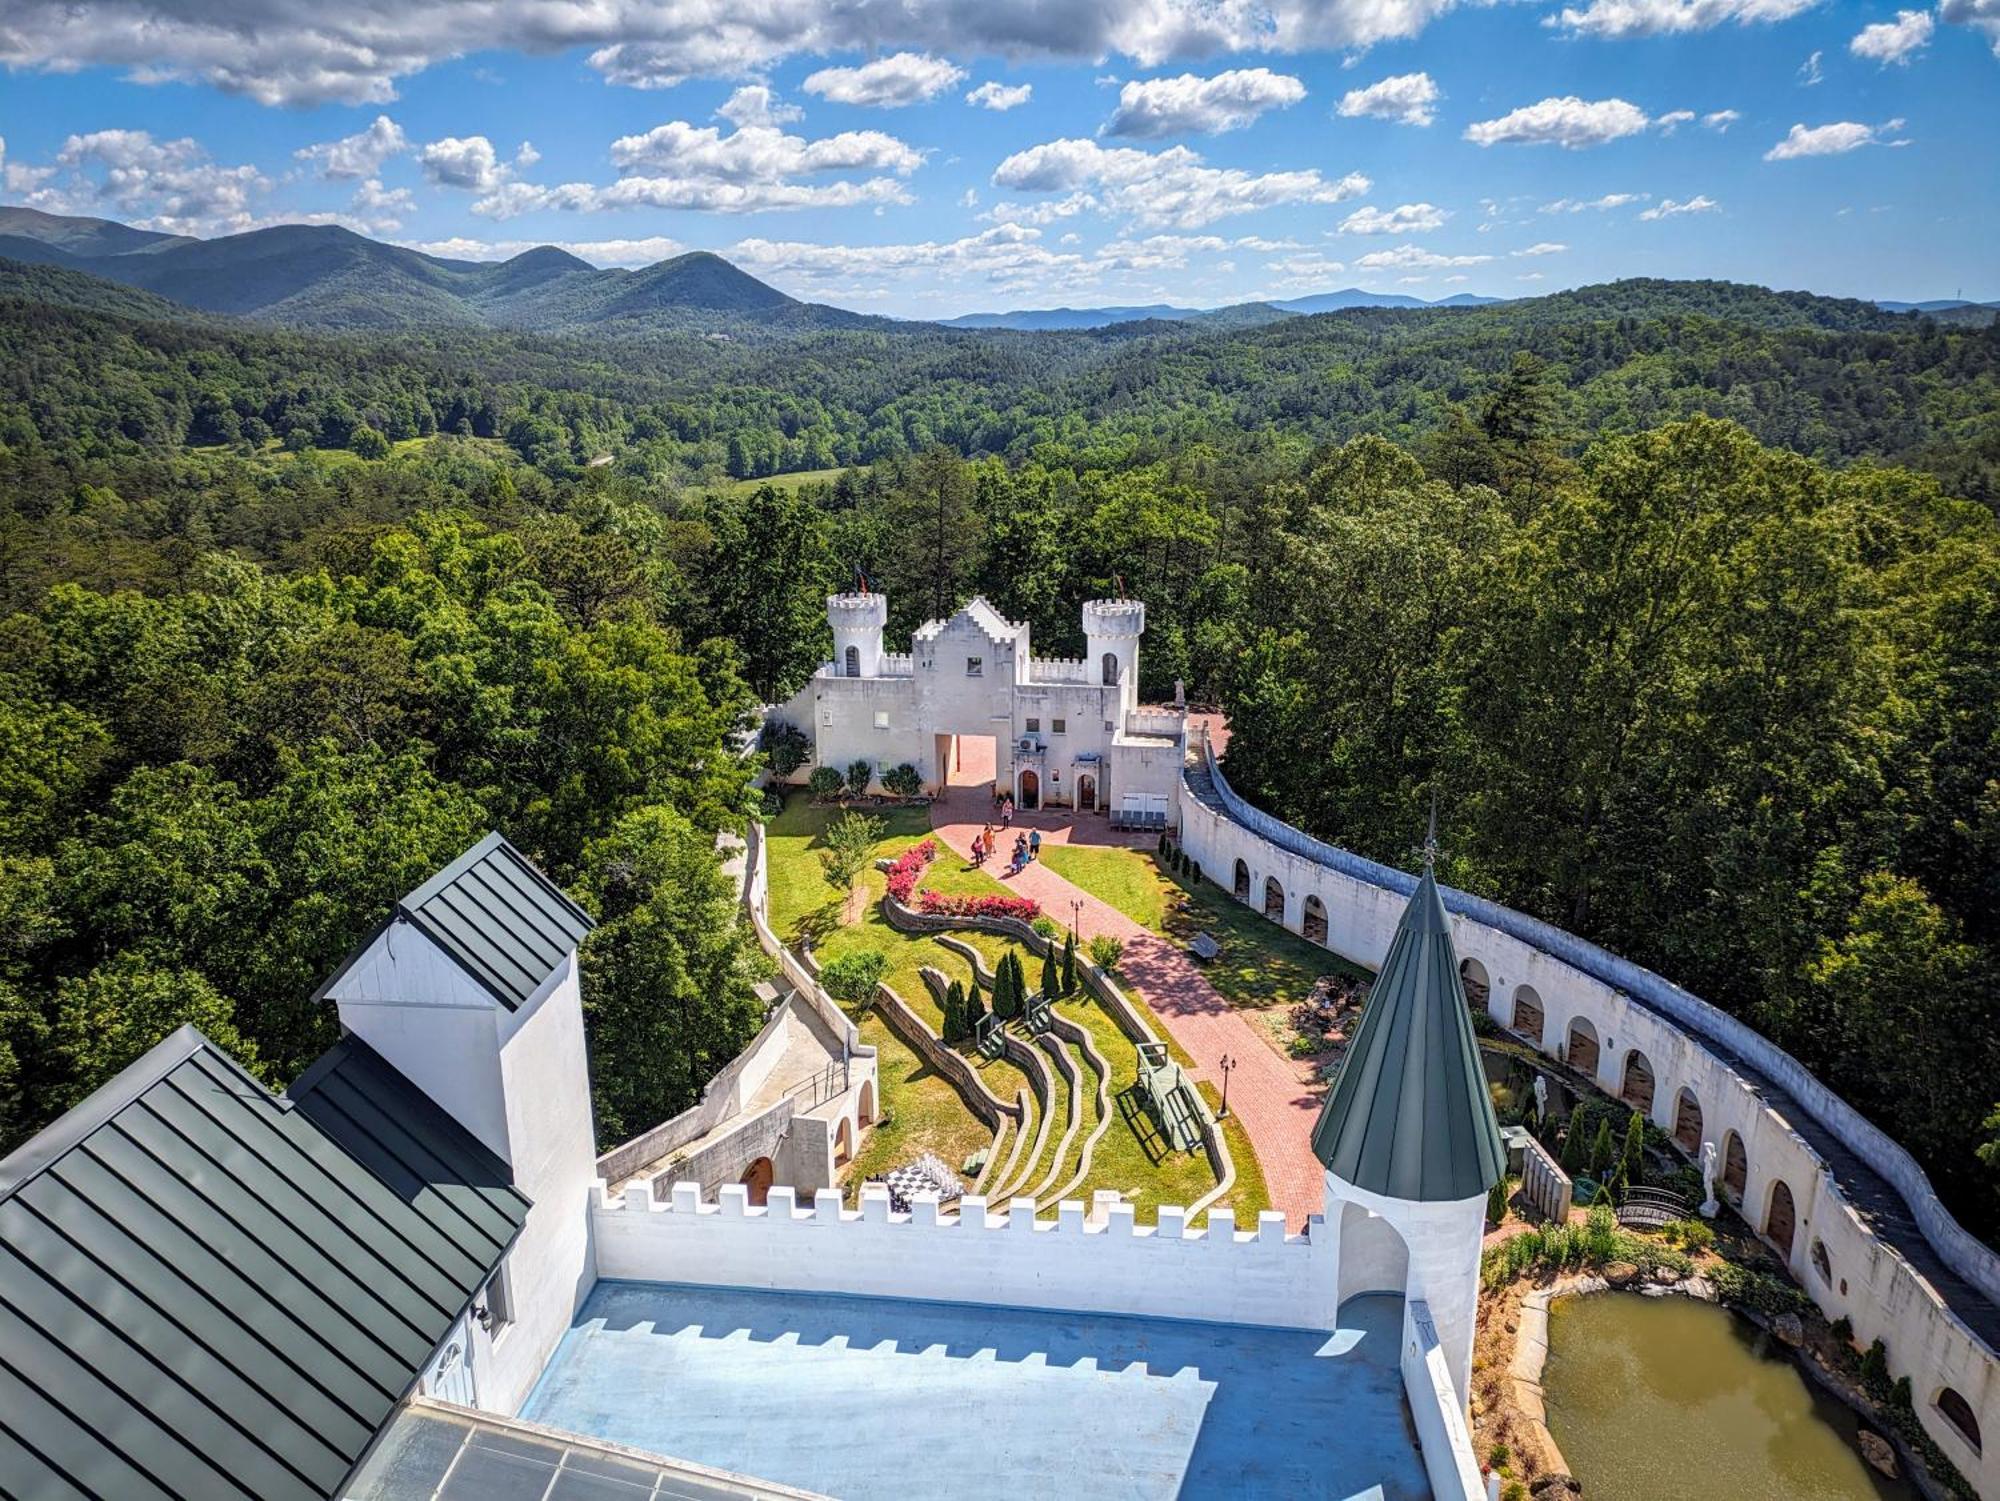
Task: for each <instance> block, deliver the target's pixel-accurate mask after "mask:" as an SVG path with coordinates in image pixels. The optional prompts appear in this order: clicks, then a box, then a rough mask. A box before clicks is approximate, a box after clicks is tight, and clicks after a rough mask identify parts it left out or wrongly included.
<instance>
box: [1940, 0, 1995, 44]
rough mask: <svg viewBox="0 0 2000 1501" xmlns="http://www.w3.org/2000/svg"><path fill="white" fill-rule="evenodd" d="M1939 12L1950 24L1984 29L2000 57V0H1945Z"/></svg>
mask: <svg viewBox="0 0 2000 1501" xmlns="http://www.w3.org/2000/svg"><path fill="white" fill-rule="evenodd" d="M1938 14H1939V15H1940V16H1942V17H1944V19H1945V21H1946V23H1947V24H1948V25H1952V26H1970V27H1972V28H1974V29H1975V30H1978V31H1983V32H1984V33H1985V34H1986V39H1987V40H1988V41H1989V42H1991V43H1992V44H1993V55H1994V56H1995V57H2000V0H1944V4H1942V5H1940V6H1939V7H1938Z"/></svg>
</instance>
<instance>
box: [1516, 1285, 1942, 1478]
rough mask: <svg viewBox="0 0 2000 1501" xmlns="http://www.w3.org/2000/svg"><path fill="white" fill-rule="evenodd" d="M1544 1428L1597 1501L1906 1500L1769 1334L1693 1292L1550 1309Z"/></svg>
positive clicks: (1606, 1298)
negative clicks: (1714, 1500)
mask: <svg viewBox="0 0 2000 1501" xmlns="http://www.w3.org/2000/svg"><path fill="white" fill-rule="evenodd" d="M1542 1384H1543V1387H1544V1389H1545V1391H1546V1394H1547V1399H1548V1413H1549V1431H1550V1433H1551V1434H1553V1435H1554V1437H1555V1441H1556V1444H1557V1446H1558V1447H1560V1448H1561V1450H1562V1452H1563V1458H1564V1459H1565V1460H1567V1461H1568V1464H1569V1469H1570V1473H1571V1474H1573V1475H1574V1476H1576V1478H1577V1479H1578V1480H1579V1481H1581V1482H1582V1483H1583V1490H1584V1494H1585V1495H1586V1496H1589V1497H1592V1498H1593V1501H1696V1498H1702V1501H1706V1498H1709V1497H1717V1496H1728V1497H1731V1498H1733V1501H1914V1498H1915V1496H1916V1492H1915V1491H1914V1490H1913V1489H1912V1488H1911V1487H1909V1486H1908V1485H1906V1484H1904V1483H1902V1482H1901V1481H1890V1480H1885V1479H1883V1478H1882V1477H1881V1476H1880V1475H1878V1474H1876V1472H1875V1471H1874V1470H1872V1469H1870V1468H1869V1467H1868V1466H1867V1465H1866V1464H1865V1463H1864V1462H1863V1461H1862V1459H1861V1456H1860V1454H1859V1453H1857V1452H1856V1450H1855V1447H1854V1435H1855V1431H1856V1422H1855V1418H1854V1415H1853V1413H1852V1412H1851V1411H1849V1410H1848V1408H1847V1407H1846V1406H1844V1405H1843V1404H1841V1403H1839V1402H1837V1401H1835V1400H1834V1399H1833V1398H1831V1397H1829V1396H1827V1395H1826V1394H1825V1393H1823V1392H1821V1391H1820V1389H1819V1388H1818V1387H1816V1386H1814V1385H1813V1384H1812V1383H1811V1382H1809V1381H1808V1380H1807V1379H1806V1378H1805V1376H1804V1375H1803V1374H1801V1373H1800V1371H1799V1370H1798V1368H1797V1367H1796V1366H1794V1365H1793V1364H1792V1362H1791V1361H1790V1360H1789V1359H1787V1358H1785V1357H1784V1355H1783V1354H1781V1353H1779V1352H1778V1351H1776V1350H1773V1349H1771V1348H1769V1336H1768V1335H1766V1334H1764V1333H1763V1332H1762V1331H1761V1330H1759V1329H1757V1328H1755V1327H1754V1326H1752V1325H1751V1324H1749V1323H1747V1322H1745V1321H1744V1320H1742V1319H1739V1318H1737V1317H1736V1316H1735V1315H1733V1314H1730V1313H1728V1312H1725V1311H1724V1310H1723V1309H1720V1308H1717V1307H1715V1306H1714V1305H1713V1304H1709V1303H1701V1302H1697V1301H1696V1300H1694V1299H1692V1298H1678V1297H1669V1298H1647V1297H1641V1296H1639V1295H1638V1294H1636V1293H1602V1294H1597V1295H1593V1296H1587V1297H1578V1298H1559V1299H1557V1300H1556V1302H1555V1303H1554V1304H1553V1305H1551V1307H1550V1309H1549V1359H1548V1365H1547V1368H1546V1369H1545V1370H1544V1371H1543V1373H1542Z"/></svg>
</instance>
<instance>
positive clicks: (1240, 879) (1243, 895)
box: [1230, 860, 1250, 902]
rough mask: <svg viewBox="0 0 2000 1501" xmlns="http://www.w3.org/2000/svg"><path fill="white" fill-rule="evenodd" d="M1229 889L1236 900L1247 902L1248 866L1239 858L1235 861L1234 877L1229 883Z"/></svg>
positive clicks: (1248, 897)
mask: <svg viewBox="0 0 2000 1501" xmlns="http://www.w3.org/2000/svg"><path fill="white" fill-rule="evenodd" d="M1230 890H1231V891H1232V892H1233V893H1234V894H1235V897H1236V900H1237V901H1239V902H1247V901H1249V900H1250V867H1249V866H1247V865H1245V864H1244V863H1243V862H1242V861H1241V860H1238V861H1237V862H1236V879H1235V881H1234V883H1233V884H1232V885H1231V887H1230Z"/></svg>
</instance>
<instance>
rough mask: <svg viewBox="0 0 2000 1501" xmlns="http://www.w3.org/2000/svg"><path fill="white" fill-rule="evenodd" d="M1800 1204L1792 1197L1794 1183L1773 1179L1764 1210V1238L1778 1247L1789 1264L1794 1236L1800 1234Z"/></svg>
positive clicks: (1779, 1252)
mask: <svg viewBox="0 0 2000 1501" xmlns="http://www.w3.org/2000/svg"><path fill="white" fill-rule="evenodd" d="M1798 1229H1799V1205H1798V1200H1796V1199H1794V1198H1793V1197H1792V1185H1791V1184H1789V1183H1787V1182H1786V1181H1785V1180H1784V1179H1783V1178H1773V1179H1772V1180H1771V1193H1770V1198H1769V1201H1768V1204H1767V1207H1766V1208H1765V1210H1764V1238H1765V1239H1766V1240H1768V1241H1770V1243H1771V1244H1772V1245H1774V1246H1776V1247H1777V1248H1778V1254H1779V1255H1781V1256H1783V1257H1784V1258H1785V1264H1786V1265H1787V1266H1789V1265H1790V1264H1791V1260H1792V1238H1793V1237H1794V1236H1795V1235H1797V1234H1798Z"/></svg>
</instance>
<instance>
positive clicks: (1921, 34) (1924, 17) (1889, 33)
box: [1847, 10, 1937, 68]
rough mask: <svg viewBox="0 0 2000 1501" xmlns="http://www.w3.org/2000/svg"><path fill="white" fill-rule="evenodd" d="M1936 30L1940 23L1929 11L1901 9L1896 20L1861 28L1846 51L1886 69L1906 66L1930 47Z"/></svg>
mask: <svg viewBox="0 0 2000 1501" xmlns="http://www.w3.org/2000/svg"><path fill="white" fill-rule="evenodd" d="M1936 29H1937V22H1936V21H1934V20H1932V19H1931V13H1930V12H1929V11H1927V10H1899V11H1897V12H1896V19H1895V20H1893V21H1877V22H1876V23H1875V24H1874V25H1873V26H1864V27H1862V28H1861V30H1859V31H1858V32H1856V33H1855V34H1854V40H1853V41H1851V42H1849V43H1848V44H1847V50H1848V51H1849V52H1852V53H1853V54H1854V55H1855V56H1856V57H1865V58H1867V59H1868V60H1869V61H1871V62H1878V63H1880V64H1882V66H1883V67H1885V68H1886V67H1888V66H1889V64H1891V63H1907V62H1908V61H1909V60H1910V59H1911V58H1912V57H1914V56H1916V55H1917V53H1919V52H1921V51H1923V49H1924V48H1925V47H1927V46H1929V45H1930V40H1931V33H1932V32H1933V31H1935V30H1936Z"/></svg>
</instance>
